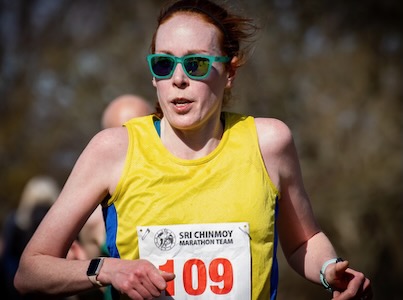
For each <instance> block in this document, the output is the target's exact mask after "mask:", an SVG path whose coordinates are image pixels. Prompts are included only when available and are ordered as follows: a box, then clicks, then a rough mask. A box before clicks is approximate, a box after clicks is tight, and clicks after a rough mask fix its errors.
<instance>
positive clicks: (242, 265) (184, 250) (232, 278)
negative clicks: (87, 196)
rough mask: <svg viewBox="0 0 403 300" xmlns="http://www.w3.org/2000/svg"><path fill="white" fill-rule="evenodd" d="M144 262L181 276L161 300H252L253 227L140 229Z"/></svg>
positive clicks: (138, 229)
mask: <svg viewBox="0 0 403 300" xmlns="http://www.w3.org/2000/svg"><path fill="white" fill-rule="evenodd" d="M137 233H138V240H139V251H140V258H143V259H147V260H149V261H150V262H151V263H153V264H154V265H155V266H156V267H157V268H159V269H160V270H162V271H166V272H172V273H175V275H176V277H175V279H174V280H173V281H170V282H168V283H167V284H168V286H167V289H166V290H165V291H164V292H163V293H162V295H161V296H160V297H159V298H157V299H161V300H168V299H170V300H172V299H180V300H182V299H192V300H193V299H194V300H196V299H203V300H212V299H225V300H240V299H242V300H248V299H250V298H251V265H250V264H251V257H250V243H249V240H250V236H249V225H248V223H219V224H187V225H163V226H139V227H137Z"/></svg>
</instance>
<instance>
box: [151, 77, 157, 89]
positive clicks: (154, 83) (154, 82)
mask: <svg viewBox="0 0 403 300" xmlns="http://www.w3.org/2000/svg"><path fill="white" fill-rule="evenodd" d="M151 81H152V83H153V86H154V87H155V88H156V87H157V82H156V80H155V77H153V79H152V80H151Z"/></svg>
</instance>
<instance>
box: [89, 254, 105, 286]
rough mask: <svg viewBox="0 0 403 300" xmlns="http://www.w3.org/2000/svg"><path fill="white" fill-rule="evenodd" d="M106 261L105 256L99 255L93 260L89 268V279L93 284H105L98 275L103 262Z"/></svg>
mask: <svg viewBox="0 0 403 300" xmlns="http://www.w3.org/2000/svg"><path fill="white" fill-rule="evenodd" d="M103 263H104V257H98V258H94V259H92V260H91V262H90V265H89V266H88V269H87V276H88V279H89V280H90V281H91V282H92V284H94V285H97V286H103V285H102V283H101V282H100V281H98V280H97V276H98V274H99V272H100V271H101V268H102V264H103Z"/></svg>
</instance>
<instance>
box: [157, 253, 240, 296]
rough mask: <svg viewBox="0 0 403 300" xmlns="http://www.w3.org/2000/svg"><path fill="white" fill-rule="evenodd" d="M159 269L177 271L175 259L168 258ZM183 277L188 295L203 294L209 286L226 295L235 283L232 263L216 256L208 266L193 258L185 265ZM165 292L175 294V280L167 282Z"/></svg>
mask: <svg viewBox="0 0 403 300" xmlns="http://www.w3.org/2000/svg"><path fill="white" fill-rule="evenodd" d="M159 269H160V270H161V271H165V272H171V273H175V266H174V260H172V259H169V260H167V262H166V263H165V264H164V265H161V266H159ZM182 279H183V288H184V290H185V291H186V293H187V294H188V295H191V296H199V295H202V294H203V293H204V292H205V291H206V289H207V286H209V288H210V290H211V292H213V293H214V294H218V295H225V294H228V293H230V292H231V290H232V287H233V283H234V276H233V269H232V264H231V262H230V261H229V260H228V259H226V258H216V259H213V260H212V261H211V262H210V263H209V264H208V265H207V266H206V264H205V263H204V262H203V261H202V260H200V259H197V258H192V259H189V260H187V261H185V263H184V265H183V270H182ZM165 293H166V295H167V296H174V295H175V282H174V280H172V281H169V282H167V288H166V292H165Z"/></svg>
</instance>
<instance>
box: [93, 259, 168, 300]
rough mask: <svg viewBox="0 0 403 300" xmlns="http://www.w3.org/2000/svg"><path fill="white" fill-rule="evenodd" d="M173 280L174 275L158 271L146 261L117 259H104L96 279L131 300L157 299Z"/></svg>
mask: <svg viewBox="0 0 403 300" xmlns="http://www.w3.org/2000/svg"><path fill="white" fill-rule="evenodd" d="M174 278H175V274H173V273H167V272H163V271H160V270H158V269H157V268H156V267H155V266H154V265H153V264H152V263H150V262H149V261H148V260H144V259H138V260H121V259H117V258H105V261H104V265H103V267H102V269H101V272H100V274H99V275H98V277H97V279H98V280H99V281H100V282H101V283H104V284H111V285H113V287H114V288H115V289H116V290H117V291H118V292H120V293H121V294H124V295H127V296H129V298H130V299H133V300H143V299H153V298H156V297H159V296H160V295H161V292H162V291H163V290H165V289H166V287H167V282H168V281H171V280H173V279H174Z"/></svg>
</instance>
